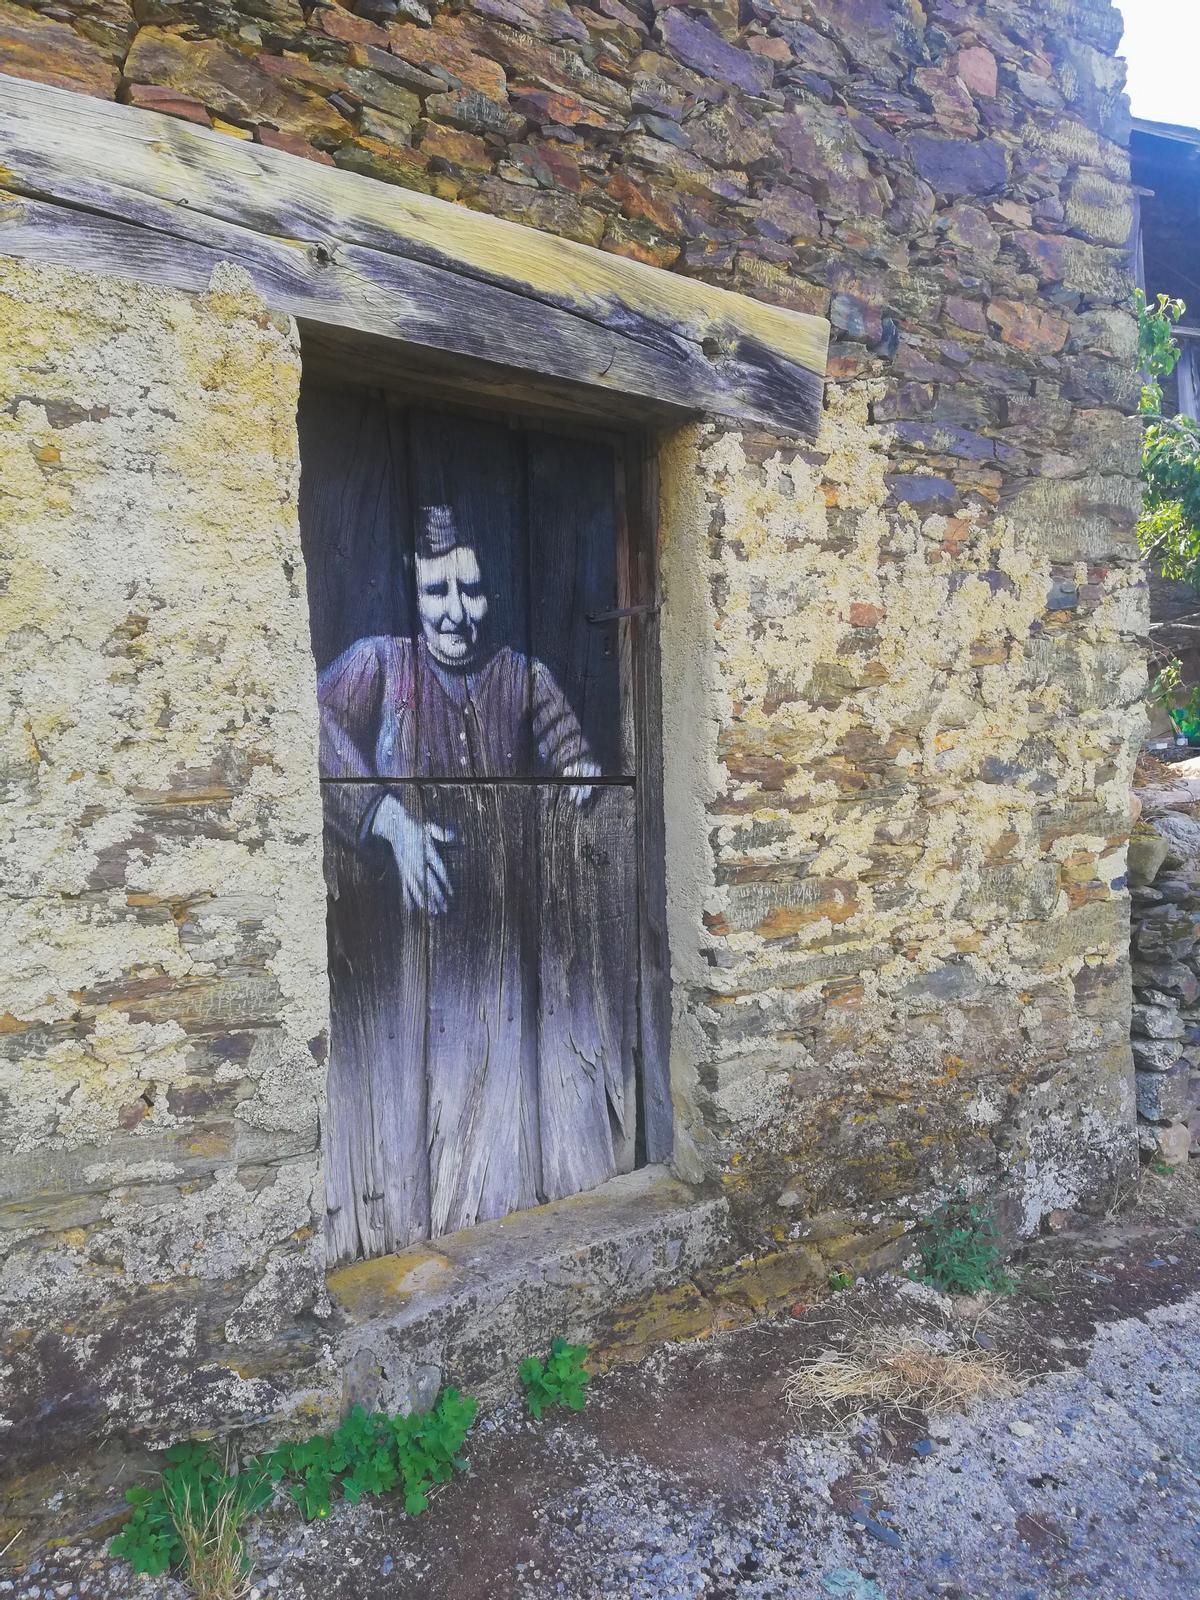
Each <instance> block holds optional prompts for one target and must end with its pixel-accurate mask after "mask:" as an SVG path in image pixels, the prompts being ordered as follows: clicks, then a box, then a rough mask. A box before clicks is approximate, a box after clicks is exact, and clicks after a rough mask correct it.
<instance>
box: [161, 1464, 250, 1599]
mask: <svg viewBox="0 0 1200 1600" xmlns="http://www.w3.org/2000/svg"><path fill="white" fill-rule="evenodd" d="M245 1519H246V1512H245V1509H244V1507H243V1506H242V1505H241V1504H239V1500H238V1495H237V1493H236V1491H235V1490H233V1489H230V1490H228V1491H227V1492H226V1493H225V1494H223V1495H222V1496H221V1497H220V1499H219V1500H217V1501H216V1503H215V1504H214V1505H213V1507H212V1510H211V1511H209V1512H208V1513H207V1514H205V1512H204V1509H203V1506H193V1504H192V1499H191V1495H190V1494H189V1493H188V1491H187V1489H185V1490H184V1493H183V1500H182V1503H181V1504H179V1505H178V1506H177V1507H176V1510H175V1526H176V1528H177V1529H178V1530H179V1537H180V1539H182V1541H183V1548H184V1563H183V1565H184V1572H185V1573H186V1576H187V1584H188V1587H189V1589H190V1590H191V1591H192V1594H193V1595H194V1596H195V1600H245V1597H246V1596H247V1595H248V1594H249V1593H250V1580H249V1578H248V1577H247V1576H246V1566H245V1561H244V1560H243V1557H242V1537H241V1527H242V1523H243V1522H244V1521H245Z"/></svg>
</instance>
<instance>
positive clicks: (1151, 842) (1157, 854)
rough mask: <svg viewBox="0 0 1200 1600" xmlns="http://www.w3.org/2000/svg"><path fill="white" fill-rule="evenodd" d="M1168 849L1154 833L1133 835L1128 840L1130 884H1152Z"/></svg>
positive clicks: (1163, 840)
mask: <svg viewBox="0 0 1200 1600" xmlns="http://www.w3.org/2000/svg"><path fill="white" fill-rule="evenodd" d="M1168 849H1169V846H1168V844H1167V841H1166V840H1165V839H1162V838H1160V837H1159V835H1158V834H1156V833H1150V832H1145V833H1135V834H1133V835H1132V836H1131V838H1130V840H1129V881H1130V883H1131V884H1136V885H1139V886H1141V885H1146V884H1151V883H1153V882H1154V880H1155V878H1156V877H1157V876H1158V874H1159V871H1160V869H1161V867H1162V864H1163V862H1164V861H1165V860H1166V859H1167V851H1168ZM1139 937H1140V935H1139Z"/></svg>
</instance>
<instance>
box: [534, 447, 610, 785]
mask: <svg viewBox="0 0 1200 1600" xmlns="http://www.w3.org/2000/svg"><path fill="white" fill-rule="evenodd" d="M526 461H527V480H526V481H527V489H526V498H527V502H528V518H529V571H530V579H529V591H530V645H531V648H532V651H533V654H534V655H535V656H536V657H537V658H538V660H539V661H542V662H544V663H545V665H546V666H547V667H548V668H549V669H550V672H551V673H552V675H553V677H554V679H555V681H556V683H557V684H558V686H559V688H560V689H561V690H562V692H563V694H564V695H565V697H566V700H567V703H568V704H569V705H570V707H571V708H572V710H573V711H574V713H575V715H576V717H577V718H578V719H579V726H580V732H581V744H580V749H579V751H578V753H577V755H576V756H575V758H574V759H575V760H577V761H582V760H591V761H594V762H595V763H596V764H597V765H598V766H599V768H600V771H601V772H602V773H604V774H605V775H608V776H618V775H623V776H630V775H632V772H633V768H632V766H631V765H629V764H628V763H627V761H626V760H625V759H624V758H625V756H626V754H627V753H628V743H629V742H628V741H627V740H623V739H622V726H621V710H622V708H621V681H620V666H621V663H620V656H619V626H618V623H617V622H616V621H615V620H614V621H610V622H606V623H596V622H593V621H591V620H590V618H591V617H593V616H595V615H599V614H603V613H605V612H611V611H612V610H613V609H614V608H615V607H616V606H618V605H619V603H620V593H619V585H618V577H617V528H616V497H615V477H616V463H615V461H614V459H613V448H612V445H611V444H609V443H606V442H601V441H597V440H591V439H575V438H569V437H564V436H563V435H561V434H552V433H542V432H530V433H529V435H528V446H527V454H526Z"/></svg>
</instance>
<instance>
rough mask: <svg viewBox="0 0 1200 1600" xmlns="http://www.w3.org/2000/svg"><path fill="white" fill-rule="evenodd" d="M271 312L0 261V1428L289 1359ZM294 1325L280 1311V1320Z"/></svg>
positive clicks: (104, 1416) (300, 1361) (300, 644)
mask: <svg viewBox="0 0 1200 1600" xmlns="http://www.w3.org/2000/svg"><path fill="white" fill-rule="evenodd" d="M298 378H299V359H298V350H297V342H296V338H295V332H294V329H293V328H292V327H291V326H290V324H289V322H288V321H287V320H286V319H282V320H281V319H278V318H275V317H273V316H272V315H271V314H269V313H268V312H267V311H266V309H265V308H264V307H263V306H262V304H261V303H260V302H259V301H257V300H256V299H255V297H254V296H253V295H252V294H250V293H249V292H248V290H247V288H246V286H245V280H244V278H243V277H242V275H241V274H239V273H237V272H236V271H234V270H233V269H226V268H222V269H220V273H219V274H218V277H217V279H216V281H215V282H214V284H213V287H212V289H211V291H210V292H209V293H208V294H206V295H203V296H200V297H188V296H185V295H179V294H173V293H170V292H166V291H156V290H151V289H144V288H137V287H134V286H132V285H129V284H123V283H120V282H118V281H116V280H114V279H106V278H101V277H96V276H92V275H89V274H86V273H78V272H68V271H61V270H53V269H47V268H44V267H38V268H31V267H26V266H23V265H20V264H16V263H12V262H4V263H3V272H2V273H0V481H3V484H4V493H3V495H2V496H0V518H2V519H3V525H4V526H3V535H2V548H3V566H4V579H5V582H4V587H3V594H2V595H0V637H2V640H3V644H2V647H0V648H2V651H3V659H4V682H5V693H6V706H7V715H6V717H5V719H4V733H3V740H4V743H3V775H4V790H3V804H2V805H0V857H2V860H3V873H2V877H3V884H4V953H3V969H2V973H0V1150H3V1152H4V1157H3V1161H2V1162H0V1456H3V1458H4V1460H5V1464H6V1466H7V1467H8V1468H9V1469H10V1470H11V1469H13V1468H19V1467H20V1466H21V1465H22V1464H23V1463H25V1462H28V1461H31V1460H35V1459H36V1460H41V1459H44V1458H46V1457H50V1458H51V1459H55V1458H57V1459H58V1460H59V1461H60V1462H61V1461H62V1460H63V1459H68V1460H69V1459H70V1458H71V1456H72V1455H73V1454H76V1453H78V1452H79V1451H80V1449H81V1446H82V1445H83V1444H84V1443H85V1442H91V1441H94V1440H95V1439H96V1438H97V1437H100V1436H105V1435H117V1436H129V1437H133V1438H141V1439H146V1438H150V1439H154V1438H160V1439H169V1438H171V1437H172V1436H173V1435H177V1434H178V1432H179V1431H180V1430H181V1429H182V1430H183V1431H191V1430H192V1429H193V1428H194V1427H195V1425H196V1423H197V1421H198V1420H201V1419H204V1420H206V1421H209V1422H210V1424H211V1425H216V1426H219V1425H220V1423H221V1420H222V1419H223V1418H228V1417H238V1418H241V1417H244V1416H246V1415H254V1414H261V1413H268V1414H269V1413H270V1412H271V1411H272V1410H274V1409H277V1408H278V1407H279V1406H280V1404H281V1396H284V1395H287V1394H289V1393H291V1392H293V1391H294V1390H295V1389H296V1387H297V1385H299V1387H300V1388H301V1389H302V1388H303V1387H304V1385H305V1383H306V1382H308V1381H309V1379H308V1378H306V1377H305V1374H306V1373H310V1372H311V1368H312V1366H313V1363H314V1361H315V1360H316V1359H317V1354H318V1352H317V1348H316V1347H315V1346H314V1345H313V1343H312V1340H311V1334H309V1335H305V1333H304V1329H303V1320H302V1318H303V1314H304V1313H305V1312H306V1311H308V1310H310V1309H311V1308H312V1306H313V1305H314V1303H315V1302H316V1301H317V1300H318V1298H319V1297H320V1296H321V1295H322V1294H323V1288H324V1284H323V1267H324V1263H323V1257H322V1253H321V1251H320V1248H319V1245H320V1234H321V1222H322V1218H323V1210H324V1207H323V1204H322V1194H321V1184H320V1171H319V1158H318V1149H317V1146H318V1117H319V1112H320V1106H321V1096H322V1092H323V1086H324V1057H325V1049H326V1037H327V1026H328V1018H327V1010H328V992H327V985H326V982H325V926H324V923H325V893H324V887H323V884H322V881H321V848H320V838H321V807H320V798H319V794H318V789H317V775H316V704H315V671H314V667H313V663H312V659H311V653H310V649H309V644H308V611H307V604H306V600H305V593H304V574H303V568H302V567H301V565H300V540H299V529H298V523H297V517H296V488H297V481H298V473H297V465H298V463H297V444H296V426H295V411H296V395H297V384H298ZM298 1319H300V1320H298Z"/></svg>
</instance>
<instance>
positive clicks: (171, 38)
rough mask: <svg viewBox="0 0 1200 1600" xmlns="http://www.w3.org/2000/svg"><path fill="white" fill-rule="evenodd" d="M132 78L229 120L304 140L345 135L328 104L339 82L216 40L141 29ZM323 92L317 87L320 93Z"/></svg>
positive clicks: (131, 60) (345, 126) (130, 62)
mask: <svg viewBox="0 0 1200 1600" xmlns="http://www.w3.org/2000/svg"><path fill="white" fill-rule="evenodd" d="M125 76H126V78H128V79H129V80H130V81H131V82H132V83H153V84H159V85H163V86H165V87H167V88H170V89H175V90H177V91H179V92H180V93H181V94H185V95H188V96H190V97H191V98H192V99H195V100H198V101H200V102H201V104H203V105H204V106H206V107H207V108H208V110H209V111H211V112H213V113H214V114H215V115H217V116H220V117H223V118H225V119H226V120H227V121H229V122H234V123H244V124H252V123H257V122H268V123H270V124H272V126H274V127H277V128H279V129H280V131H281V132H284V133H296V134H300V135H301V136H302V137H303V138H305V139H314V138H324V139H327V140H335V141H336V140H339V139H345V138H348V137H350V135H351V134H352V133H353V128H352V126H351V124H350V122H349V121H348V120H347V119H346V118H345V117H344V116H342V115H341V113H340V112H338V111H337V110H335V108H334V107H333V106H332V105H331V104H330V103H329V100H328V98H327V95H328V93H329V92H330V91H331V90H333V89H336V87H337V82H338V80H337V79H336V77H333V76H332V75H331V76H330V77H329V79H328V81H327V82H326V83H325V84H323V85H322V84H321V83H320V79H321V73H320V69H319V68H317V67H315V66H312V65H310V64H308V63H297V62H293V61H290V60H286V61H285V60H284V59H283V58H282V57H278V56H266V55H264V56H246V55H242V54H241V53H240V52H238V51H235V50H231V49H228V48H227V47H226V46H225V45H223V44H222V43H221V42H220V41H219V40H217V39H187V38H184V37H183V36H182V35H181V34H175V33H168V32H166V31H165V30H163V29H161V28H143V29H142V30H141V31H140V32H139V34H138V35H137V37H136V39H135V40H134V41H133V48H132V49H131V50H130V52H129V56H128V59H127V60H126V62H125ZM322 90H323V92H322Z"/></svg>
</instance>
